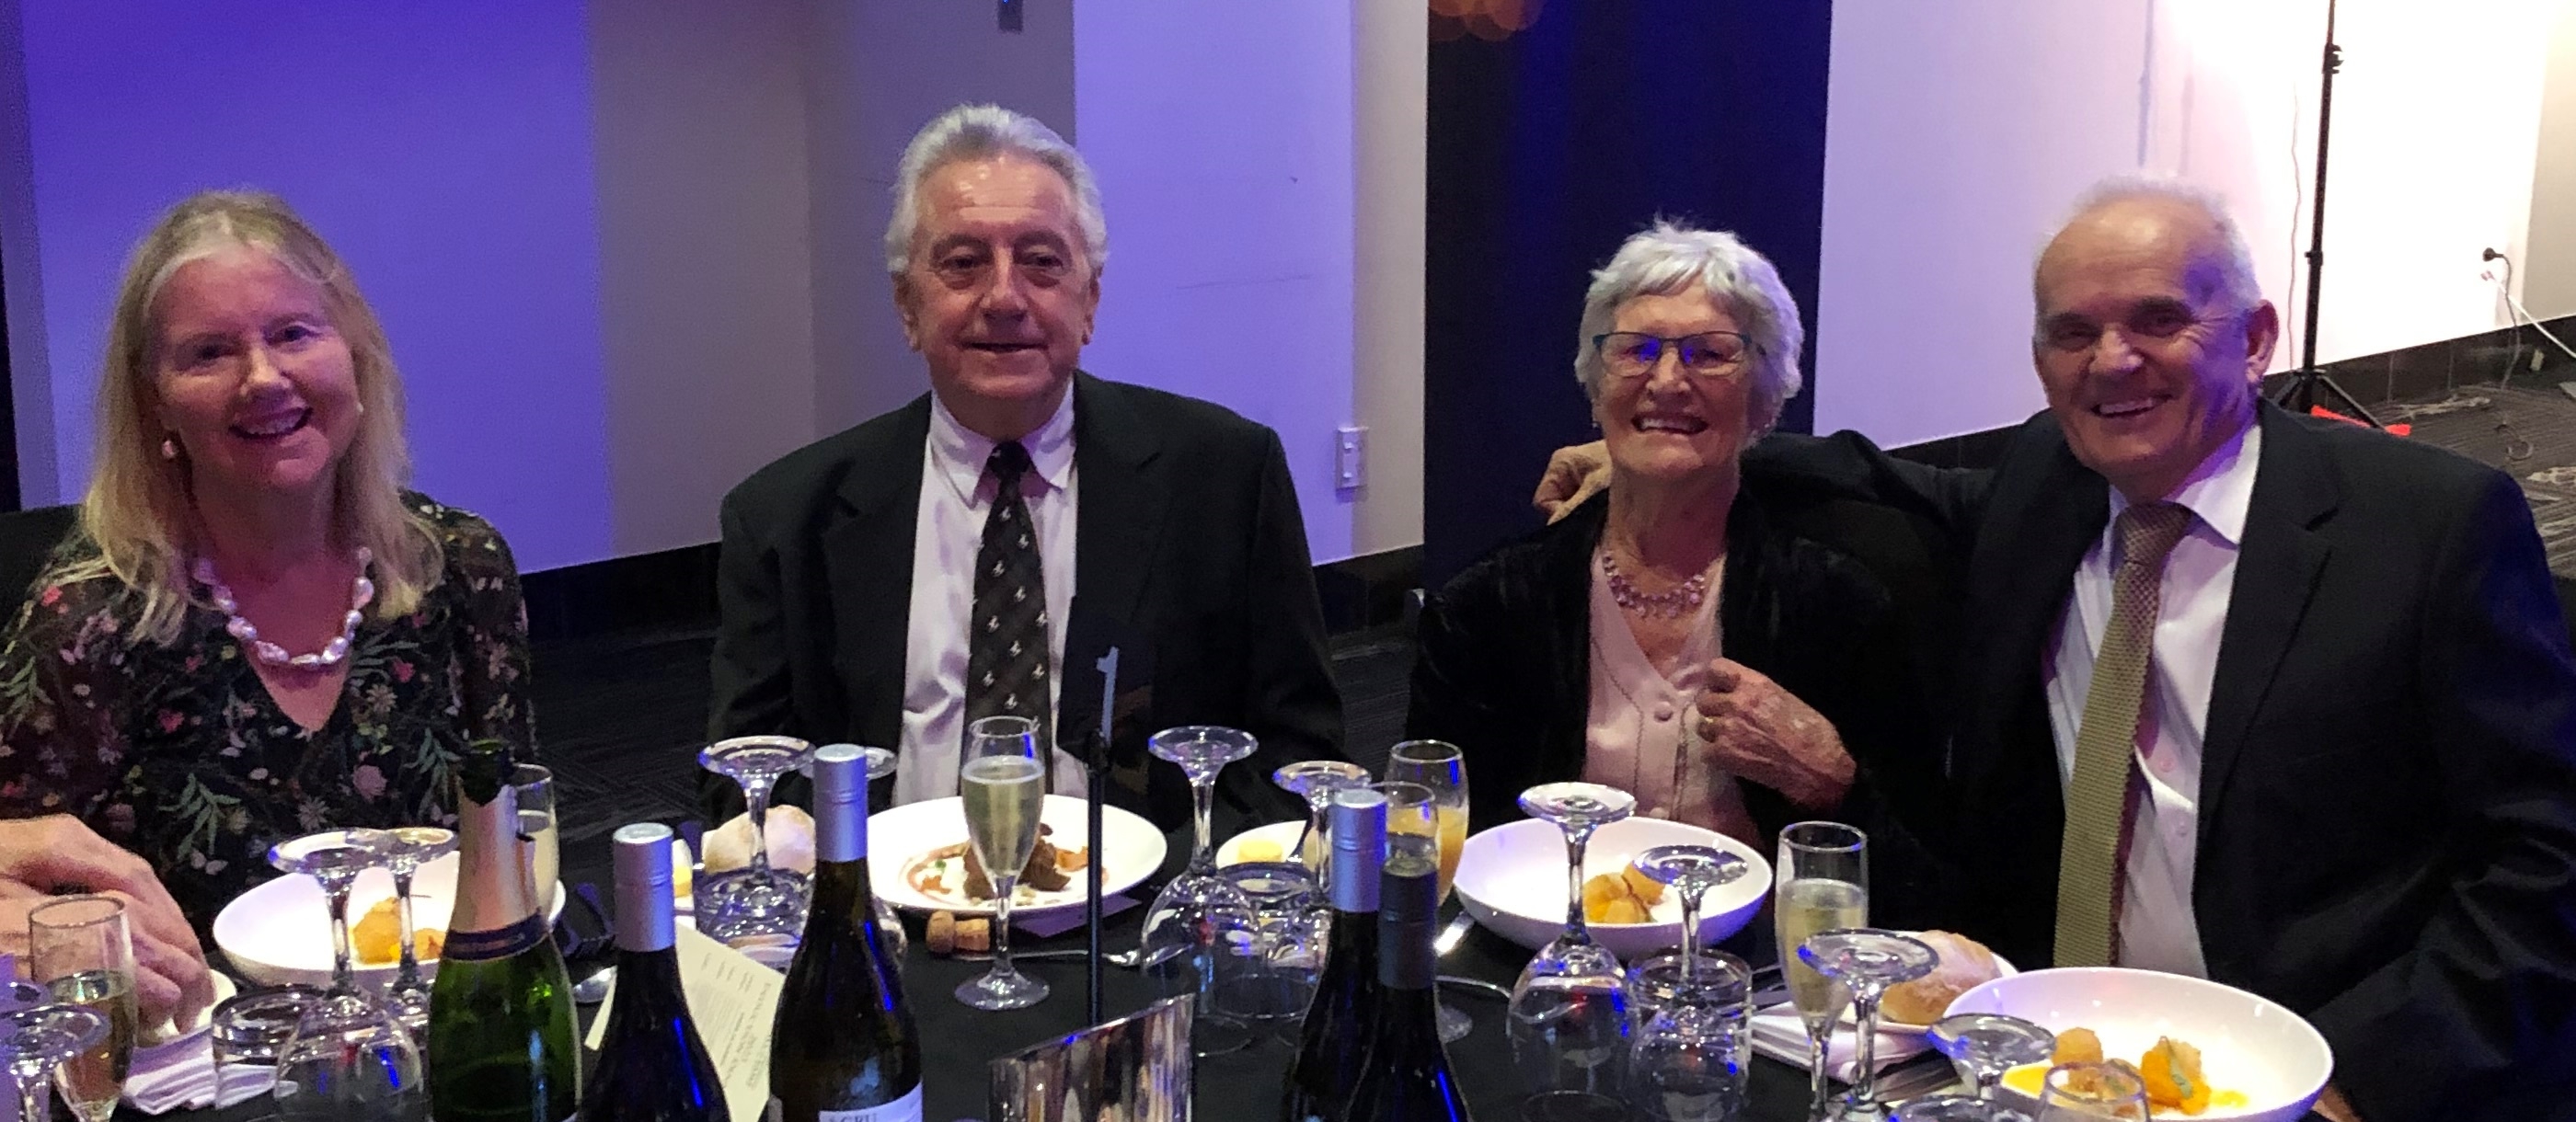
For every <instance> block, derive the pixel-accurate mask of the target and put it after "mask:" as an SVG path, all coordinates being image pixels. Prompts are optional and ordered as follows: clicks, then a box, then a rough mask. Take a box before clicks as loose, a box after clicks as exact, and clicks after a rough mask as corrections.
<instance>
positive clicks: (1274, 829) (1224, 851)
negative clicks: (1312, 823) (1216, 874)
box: [1216, 818, 1306, 866]
mask: <svg viewBox="0 0 2576 1122" xmlns="http://www.w3.org/2000/svg"><path fill="white" fill-rule="evenodd" d="M1305 832H1306V821H1305V819H1302V818H1301V819H1298V820H1297V821H1294V822H1273V823H1271V824H1269V825H1267V826H1255V827H1253V828H1251V829H1249V830H1245V831H1244V832H1242V833H1240V834H1236V835H1235V836H1233V837H1230V838H1227V839H1225V842H1224V844H1222V845H1219V846H1217V847H1216V863H1217V864H1218V865H1219V866H1224V865H1240V864H1242V863H1244V862H1246V861H1249V860H1251V858H1249V857H1246V856H1244V855H1243V847H1244V846H1245V845H1247V844H1250V843H1253V842H1268V843H1270V844H1271V845H1274V846H1277V847H1278V848H1279V854H1280V855H1279V856H1277V857H1273V858H1271V860H1273V861H1294V860H1296V859H1297V858H1296V855H1294V854H1291V853H1289V852H1288V847H1289V846H1292V845H1295V844H1297V835H1299V834H1302V833H1305Z"/></svg>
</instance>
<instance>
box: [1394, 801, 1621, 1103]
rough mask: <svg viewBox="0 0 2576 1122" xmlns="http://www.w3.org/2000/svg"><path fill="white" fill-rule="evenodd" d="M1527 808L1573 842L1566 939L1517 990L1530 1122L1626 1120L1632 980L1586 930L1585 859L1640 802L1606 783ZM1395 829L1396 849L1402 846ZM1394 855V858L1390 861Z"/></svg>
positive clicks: (1534, 962)
mask: <svg viewBox="0 0 2576 1122" xmlns="http://www.w3.org/2000/svg"><path fill="white" fill-rule="evenodd" d="M1520 804H1521V809H1522V810H1524V811H1527V812H1529V814H1530V816H1531V817H1533V818H1541V819H1545V820H1547V821H1549V822H1553V823H1555V824H1556V827H1557V829H1558V830H1559V831H1561V832H1563V833H1564V835H1565V931H1564V933H1563V934H1560V935H1558V936H1557V937H1556V938H1555V939H1554V940H1551V941H1550V942H1549V943H1548V945H1546V946H1544V947H1541V948H1539V952H1538V954H1537V956H1536V957H1533V958H1531V959H1530V962H1529V965H1528V966H1527V967H1524V968H1523V969H1522V970H1521V976H1520V979H1519V981H1517V982H1516V983H1514V984H1513V986H1512V1001H1511V1037H1512V1052H1513V1061H1514V1066H1516V1067H1517V1068H1519V1069H1520V1071H1521V1074H1522V1078H1523V1080H1524V1082H1525V1083H1526V1084H1527V1090H1528V1091H1529V1097H1528V1098H1527V1099H1525V1100H1524V1101H1523V1102H1522V1104H1521V1116H1522V1117H1523V1118H1525V1119H1528V1120H1530V1122H1575V1120H1584V1122H1589V1120H1591V1119H1602V1120H1604V1122H1607V1120H1610V1119H1624V1118H1626V1117H1627V1104H1626V1103H1625V1102H1624V1101H1623V1099H1622V1090H1623V1089H1622V1087H1621V1086H1620V1083H1621V1079H1620V1067H1621V1065H1622V1064H1623V1063H1624V1062H1625V1061H1626V1059H1627V1050H1628V993H1627V975H1626V972H1625V971H1623V970H1622V969H1621V968H1620V965H1619V956H1617V955H1615V954H1612V953H1610V949H1609V948H1607V947H1604V946H1602V945H1601V944H1599V943H1596V942H1593V941H1592V932H1591V930H1590V929H1588V928H1586V927H1585V926H1584V923H1583V851H1584V847H1585V846H1586V845H1587V844H1589V843H1590V842H1591V840H1592V831H1593V830H1595V829H1598V828H1600V827H1602V826H1607V825H1609V824H1610V823H1613V822H1617V821H1620V820H1622V819H1625V818H1627V817H1628V816H1629V815H1630V814H1633V813H1635V812H1636V809H1637V797H1636V796H1634V795H1631V794H1629V793H1628V792H1626V791H1622V790H1620V789H1618V788H1616V787H1607V786H1603V785H1601V784H1598V783H1543V784H1540V785H1539V786H1536V787H1532V788H1530V789H1529V790H1526V791H1523V792H1521V798H1520ZM1393 835H1394V830H1393V821H1392V819H1390V820H1389V829H1388V844H1389V846H1390V847H1392V846H1393V844H1394V836H1393ZM1391 851H1392V850H1391V849H1390V852H1391Z"/></svg>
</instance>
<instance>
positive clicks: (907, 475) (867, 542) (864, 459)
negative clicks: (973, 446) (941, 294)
mask: <svg viewBox="0 0 2576 1122" xmlns="http://www.w3.org/2000/svg"><path fill="white" fill-rule="evenodd" d="M929 438H930V397H929V395H927V394H924V395H923V396H921V397H919V398H916V399H914V400H913V402H912V404H910V405H907V406H905V407H904V411H903V414H902V424H900V425H898V426H897V428H896V431H895V433H894V435H893V437H892V438H891V439H889V440H886V441H882V442H873V443H870V444H868V445H866V446H865V447H863V448H862V449H861V450H860V453H859V455H858V457H857V459H856V460H855V461H854V462H853V463H852V464H851V466H850V471H849V475H848V476H847V478H845V479H844V480H843V481H842V483H841V490H840V496H839V497H840V501H841V506H842V509H841V511H840V517H839V518H837V519H836V520H834V521H831V522H827V523H826V524H825V525H824V526H823V528H822V533H821V538H822V546H823V569H824V579H825V581H826V582H827V583H828V584H829V586H830V588H831V594H832V610H833V613H834V619H833V624H834V627H833V632H834V634H835V636H836V638H835V641H834V650H833V652H832V654H833V658H834V660H835V661H836V662H838V663H839V666H837V667H836V668H835V669H836V670H837V672H838V675H839V677H840V679H841V681H842V682H843V683H844V684H845V685H846V687H847V689H848V690H849V693H850V696H849V698H848V699H847V700H848V705H849V712H848V713H847V714H845V715H844V718H843V719H844V721H845V722H847V723H848V724H849V725H850V726H851V729H850V734H851V735H865V736H868V737H871V738H882V739H881V740H877V739H872V740H871V741H870V742H871V743H885V744H893V743H894V742H895V738H896V737H897V736H898V735H899V733H900V731H901V720H902V718H901V714H902V712H903V674H904V663H903V651H904V641H905V638H906V636H907V633H908V631H909V626H910V623H911V618H912V551H913V538H914V535H915V531H916V530H917V529H918V524H919V521H920V511H921V469H922V457H923V456H924V454H925V452H924V449H925V448H926V447H927V441H928V440H929ZM817 731H822V730H817Z"/></svg>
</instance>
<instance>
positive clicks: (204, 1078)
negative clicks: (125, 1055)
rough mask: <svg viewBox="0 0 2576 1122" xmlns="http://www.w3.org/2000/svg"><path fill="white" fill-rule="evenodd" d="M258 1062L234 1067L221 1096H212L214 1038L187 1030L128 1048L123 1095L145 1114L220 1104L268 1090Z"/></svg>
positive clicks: (263, 1072)
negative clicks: (158, 1042) (161, 1041)
mask: <svg viewBox="0 0 2576 1122" xmlns="http://www.w3.org/2000/svg"><path fill="white" fill-rule="evenodd" d="M268 1084H269V1077H268V1071H267V1069H264V1068H252V1067H236V1068H234V1069H233V1073H232V1080H231V1085H230V1086H227V1087H225V1088H224V1095H223V1101H222V1102H217V1101H215V1041H214V1037H212V1036H211V1035H208V1034H207V1033H205V1032H203V1031H199V1032H193V1033H190V1034H188V1035H186V1036H183V1037H180V1038H179V1039H177V1040H173V1041H171V1042H169V1043H167V1044H163V1045H161V1046H159V1047H156V1048H137V1049H135V1050H134V1066H133V1067H132V1069H130V1071H129V1072H128V1074H127V1075H126V1077H125V1101H126V1102H128V1103H131V1104H133V1106H134V1109H136V1110H140V1111H142V1112H143V1113H145V1114H167V1113H169V1112H171V1111H173V1110H177V1109H179V1108H181V1107H185V1108H187V1109H189V1110H204V1109H206V1108H208V1107H214V1108H217V1109H221V1108H224V1107H228V1106H232V1105H234V1104H236V1103H239V1102H241V1101H242V1100H244V1099H249V1098H253V1097H255V1096H259V1095H265V1094H267V1093H268Z"/></svg>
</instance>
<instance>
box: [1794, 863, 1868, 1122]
mask: <svg viewBox="0 0 2576 1122" xmlns="http://www.w3.org/2000/svg"><path fill="white" fill-rule="evenodd" d="M1868 847H1869V837H1868V835H1866V834H1863V833H1861V832H1860V831H1859V830H1855V829H1853V828H1851V827H1849V826H1845V825H1843V824H1842V823H1839V822H1798V823H1793V824H1791V825H1790V826H1788V827H1787V828H1785V829H1783V830H1781V831H1780V861H1779V863H1778V865H1777V866H1776V868H1777V870H1778V878H1779V879H1778V881H1777V883H1776V885H1775V886H1774V892H1773V894H1772V901H1771V908H1772V915H1773V918H1774V920H1775V921H1776V922H1777V927H1778V935H1779V943H1780V971H1781V974H1782V976H1783V977H1784V978H1786V979H1787V981H1788V983H1789V1000H1790V1001H1791V1003H1793V1004H1795V1005H1796V1006H1797V1007H1798V1019H1799V1020H1800V1021H1801V1022H1803V1023H1804V1024H1805V1026H1806V1029H1807V1071H1808V1087H1807V1091H1808V1099H1807V1118H1808V1119H1809V1120H1810V1122H1818V1120H1821V1119H1824V1118H1827V1117H1830V1116H1831V1115H1830V1112H1831V1110H1832V1106H1833V1104H1832V1102H1831V1101H1830V1100H1829V1099H1827V1098H1826V1089H1827V1088H1826V1083H1825V1075H1826V1068H1827V1066H1828V1064H1829V1056H1830V1049H1829V1048H1828V1045H1829V1044H1830V1043H1831V1042H1832V1040H1833V1031H1834V1022H1835V1021H1837V1020H1840V1019H1841V1018H1842V1013H1843V1006H1844V1004H1845V1003H1847V1002H1849V1001H1850V1000H1851V993H1850V991H1848V990H1845V989H1844V988H1843V987H1841V986H1839V985H1836V984H1834V982H1833V980H1832V979H1830V978H1826V977H1825V976H1823V975H1821V974H1818V973H1816V971H1815V970H1814V969H1812V968H1810V967H1809V966H1808V965H1807V964H1806V963H1804V962H1801V961H1799V958H1798V945H1799V944H1801V943H1804V942H1806V941H1807V936H1809V935H1813V934H1815V933H1816V932H1819V931H1831V930H1834V929H1836V928H1846V927H1860V926H1863V925H1865V924H1867V923H1868V922H1869V859H1868Z"/></svg>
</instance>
